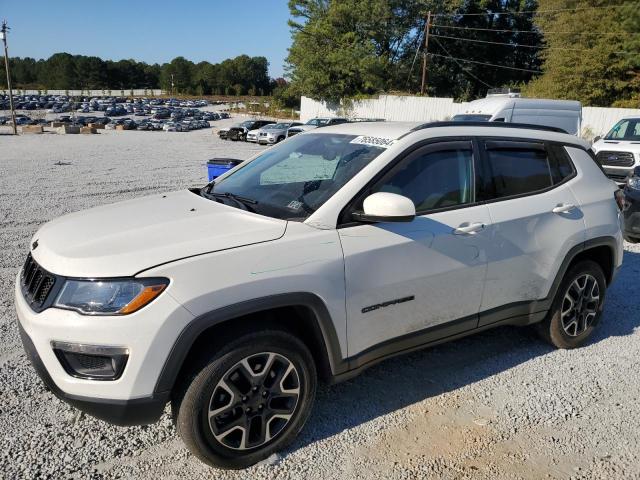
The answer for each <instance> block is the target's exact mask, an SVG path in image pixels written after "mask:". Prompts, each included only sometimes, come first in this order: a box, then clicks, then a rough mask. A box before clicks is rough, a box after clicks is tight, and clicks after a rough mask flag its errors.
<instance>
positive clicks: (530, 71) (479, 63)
mask: <svg viewBox="0 0 640 480" xmlns="http://www.w3.org/2000/svg"><path fill="white" fill-rule="evenodd" d="M427 55H431V56H432V57H441V58H449V59H451V60H457V61H459V62H467V63H475V64H477V65H486V66H489V67H495V68H506V69H507V70H518V71H521V72H529V73H542V71H540V70H531V69H529V68H518V67H508V66H506V65H496V64H495V63H487V62H478V61H476V60H467V59H465V58H457V57H452V56H451V55H441V54H439V53H428V54H427Z"/></svg>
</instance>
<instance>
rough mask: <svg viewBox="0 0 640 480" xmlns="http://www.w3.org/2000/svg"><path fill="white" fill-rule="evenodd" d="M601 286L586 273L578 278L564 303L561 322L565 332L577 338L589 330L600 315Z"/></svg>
mask: <svg viewBox="0 0 640 480" xmlns="http://www.w3.org/2000/svg"><path fill="white" fill-rule="evenodd" d="M599 306H600V286H599V285H598V281H597V280H596V279H595V277H594V276H593V275H590V274H588V273H585V274H584V275H581V276H579V277H578V278H576V279H575V280H574V281H573V282H572V283H571V285H569V288H568V289H567V292H566V293H565V296H564V299H563V301H562V310H561V314H560V315H561V317H560V318H561V320H562V328H563V330H564V332H565V333H566V334H567V335H569V336H570V337H577V336H579V335H581V334H582V333H584V332H585V331H586V330H587V328H589V327H590V326H591V325H592V324H593V321H594V320H595V319H596V316H597V314H598V307H599Z"/></svg>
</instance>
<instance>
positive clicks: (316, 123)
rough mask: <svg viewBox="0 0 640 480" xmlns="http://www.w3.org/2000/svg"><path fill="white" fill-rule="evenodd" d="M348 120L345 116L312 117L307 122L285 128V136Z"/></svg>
mask: <svg viewBox="0 0 640 480" xmlns="http://www.w3.org/2000/svg"><path fill="white" fill-rule="evenodd" d="M348 122H349V120H348V119H347V118H342V117H332V118H329V117H327V118H312V119H311V120H309V121H308V122H307V123H304V124H302V125H298V126H296V127H291V128H289V130H287V137H293V136H294V135H297V134H298V133H302V132H307V131H309V130H313V129H314V128H320V127H329V126H331V125H340V124H341V123H348Z"/></svg>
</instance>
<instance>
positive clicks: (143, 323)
mask: <svg viewBox="0 0 640 480" xmlns="http://www.w3.org/2000/svg"><path fill="white" fill-rule="evenodd" d="M170 290H171V285H170V286H169V287H168V288H167V289H166V290H165V292H163V294H162V295H160V296H158V298H157V299H155V300H154V301H153V302H152V303H151V304H150V305H148V306H147V307H145V308H142V309H140V310H139V311H137V312H135V313H132V314H130V315H124V316H104V317H96V316H86V315H80V314H78V313H76V312H73V311H69V310H61V309H58V308H47V309H45V310H43V311H42V312H40V313H36V312H35V311H33V310H32V309H31V307H30V306H29V304H28V303H27V301H26V300H25V298H24V296H23V294H22V291H21V289H20V277H19V275H18V277H17V278H16V289H15V306H16V313H17V316H18V326H19V329H20V334H21V337H22V339H23V344H24V348H25V351H26V352H27V354H28V355H29V358H30V359H31V362H32V363H33V365H34V367H35V369H36V371H37V372H38V374H39V375H40V377H41V378H42V380H43V381H44V383H45V384H46V385H47V386H48V387H49V389H50V390H51V391H52V392H53V393H54V394H55V395H56V396H57V397H59V398H60V399H62V400H64V401H66V402H68V403H70V404H71V405H74V406H76V407H77V408H79V409H81V410H83V411H85V412H87V413H89V414H90V415H94V416H96V417H98V418H101V419H103V420H107V421H109V422H112V423H115V424H118V425H135V424H143V423H150V422H153V421H154V420H156V419H157V418H158V417H159V415H160V414H161V413H162V409H163V408H164V405H165V403H166V401H167V399H168V397H169V392H168V391H162V390H160V391H158V390H157V389H156V387H157V383H158V380H159V378H160V377H161V374H162V371H163V368H164V366H165V362H166V360H167V358H168V356H169V352H170V350H171V348H172V347H173V345H174V343H175V341H176V339H177V338H178V337H179V335H180V332H181V331H182V330H183V329H184V328H185V327H186V326H187V325H188V324H189V323H190V322H191V321H192V320H193V318H194V317H193V315H192V314H191V313H189V312H188V311H187V310H186V309H185V308H184V307H183V306H182V305H181V304H180V303H178V302H177V301H176V300H175V299H174V298H173V297H172V296H171V294H170ZM54 342H64V343H68V344H83V345H97V346H100V345H104V346H120V347H126V349H127V351H128V354H129V357H128V361H127V363H126V365H125V367H124V370H123V371H122V374H121V375H120V377H119V378H117V379H115V380H105V379H87V378H77V377H76V376H73V375H70V374H69V373H68V371H67V370H66V369H65V366H64V365H63V364H62V363H61V361H60V359H59V358H58V356H56V352H55V351H54V348H53V346H52V343H54Z"/></svg>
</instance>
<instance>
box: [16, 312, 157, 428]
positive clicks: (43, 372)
mask: <svg viewBox="0 0 640 480" xmlns="http://www.w3.org/2000/svg"><path fill="white" fill-rule="evenodd" d="M18 330H19V331H20V339H21V340H22V346H23V347H24V351H25V352H26V353H27V357H29V361H30V362H31V364H32V365H33V368H34V369H35V370H36V373H37V374H38V376H39V377H40V379H41V380H42V382H43V383H44V384H45V386H46V387H47V388H48V389H49V390H50V391H51V393H53V394H54V395H55V396H56V397H58V398H59V399H60V400H63V401H64V402H66V403H68V404H70V405H72V406H73V407H75V408H77V409H78V410H81V411H83V412H85V413H88V414H89V415H91V416H93V417H96V418H99V419H100V420H104V421H106V422H109V423H113V424H115V425H121V426H130V425H148V424H150V423H155V422H157V421H158V419H159V418H160V416H161V415H162V412H163V411H164V407H165V405H166V404H167V402H168V401H169V392H163V393H159V394H154V395H151V396H149V397H142V398H136V399H133V400H111V399H104V398H91V397H83V396H80V395H71V394H68V393H65V392H63V391H62V390H60V388H58V386H57V385H56V384H55V382H54V381H53V379H52V378H51V375H49V372H48V371H47V369H46V367H45V366H44V363H42V360H41V359H40V356H39V355H38V351H37V350H36V347H35V346H34V345H33V342H32V341H31V338H30V337H29V335H27V334H26V332H25V331H24V329H23V328H22V325H20V323H18Z"/></svg>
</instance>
